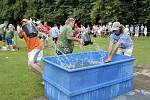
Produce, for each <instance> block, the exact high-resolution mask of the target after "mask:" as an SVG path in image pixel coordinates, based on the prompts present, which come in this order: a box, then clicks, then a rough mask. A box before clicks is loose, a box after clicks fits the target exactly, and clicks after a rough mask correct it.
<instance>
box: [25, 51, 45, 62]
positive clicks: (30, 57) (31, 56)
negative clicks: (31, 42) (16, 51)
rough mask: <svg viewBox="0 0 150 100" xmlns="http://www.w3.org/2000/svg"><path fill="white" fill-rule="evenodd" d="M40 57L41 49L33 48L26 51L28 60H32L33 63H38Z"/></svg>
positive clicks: (41, 54)
mask: <svg viewBox="0 0 150 100" xmlns="http://www.w3.org/2000/svg"><path fill="white" fill-rule="evenodd" d="M42 57H43V50H40V49H33V50H32V51H30V52H28V60H29V61H34V62H35V63H39V62H40V61H41V58H42Z"/></svg>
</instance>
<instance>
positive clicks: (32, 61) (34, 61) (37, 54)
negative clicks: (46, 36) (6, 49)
mask: <svg viewBox="0 0 150 100" xmlns="http://www.w3.org/2000/svg"><path fill="white" fill-rule="evenodd" d="M42 56H43V51H41V50H32V51H31V52H29V53H28V59H29V60H28V66H29V68H30V69H32V70H33V71H34V72H35V73H36V74H38V75H40V76H41V75H42V74H43V71H42V70H41V68H40V66H39V62H38V61H40V60H41V58H42Z"/></svg>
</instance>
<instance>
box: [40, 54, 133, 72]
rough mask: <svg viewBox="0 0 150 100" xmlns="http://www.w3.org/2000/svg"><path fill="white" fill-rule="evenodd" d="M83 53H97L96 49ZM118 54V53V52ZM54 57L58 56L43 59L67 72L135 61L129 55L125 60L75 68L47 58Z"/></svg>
mask: <svg viewBox="0 0 150 100" xmlns="http://www.w3.org/2000/svg"><path fill="white" fill-rule="evenodd" d="M82 53H97V52H96V51H90V52H82ZM72 54H73V55H76V54H81V53H72ZM72 54H67V55H72ZM117 55H118V54H117ZM57 56H64V55H57ZM52 57H56V56H47V57H43V58H42V60H43V61H44V62H46V63H49V64H52V65H54V66H56V67H58V68H61V69H63V70H65V71H67V72H77V71H83V70H89V69H95V68H98V67H102V66H103V67H109V66H110V65H114V64H119V63H124V62H128V61H134V60H135V58H133V57H128V58H129V59H125V60H120V61H115V62H110V63H104V64H96V65H92V66H88V67H79V68H74V69H69V68H66V67H61V66H60V65H59V64H56V63H53V62H50V61H49V60H47V59H46V58H52Z"/></svg>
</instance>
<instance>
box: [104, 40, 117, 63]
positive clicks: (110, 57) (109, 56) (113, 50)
mask: <svg viewBox="0 0 150 100" xmlns="http://www.w3.org/2000/svg"><path fill="white" fill-rule="evenodd" d="M119 46H120V43H119V42H117V43H116V44H115V45H114V47H112V46H109V53H108V58H107V61H112V57H113V55H114V54H115V53H116V52H117V50H118V48H119ZM107 61H106V62H107Z"/></svg>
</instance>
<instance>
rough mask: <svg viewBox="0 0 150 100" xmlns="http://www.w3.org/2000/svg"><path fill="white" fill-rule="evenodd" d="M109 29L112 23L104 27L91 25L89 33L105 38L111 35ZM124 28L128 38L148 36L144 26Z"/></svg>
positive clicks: (127, 26) (126, 26)
mask: <svg viewBox="0 0 150 100" xmlns="http://www.w3.org/2000/svg"><path fill="white" fill-rule="evenodd" d="M111 27H112V23H108V24H106V25H93V26H92V30H91V32H92V33H93V34H94V35H95V36H99V37H105V36H109V35H110V34H111V32H112V30H111ZM124 27H125V29H124V31H125V33H127V34H128V35H130V36H135V37H139V36H145V37H146V36H147V35H148V30H147V26H144V25H143V24H142V25H141V26H139V25H130V26H129V25H125V26H124Z"/></svg>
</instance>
